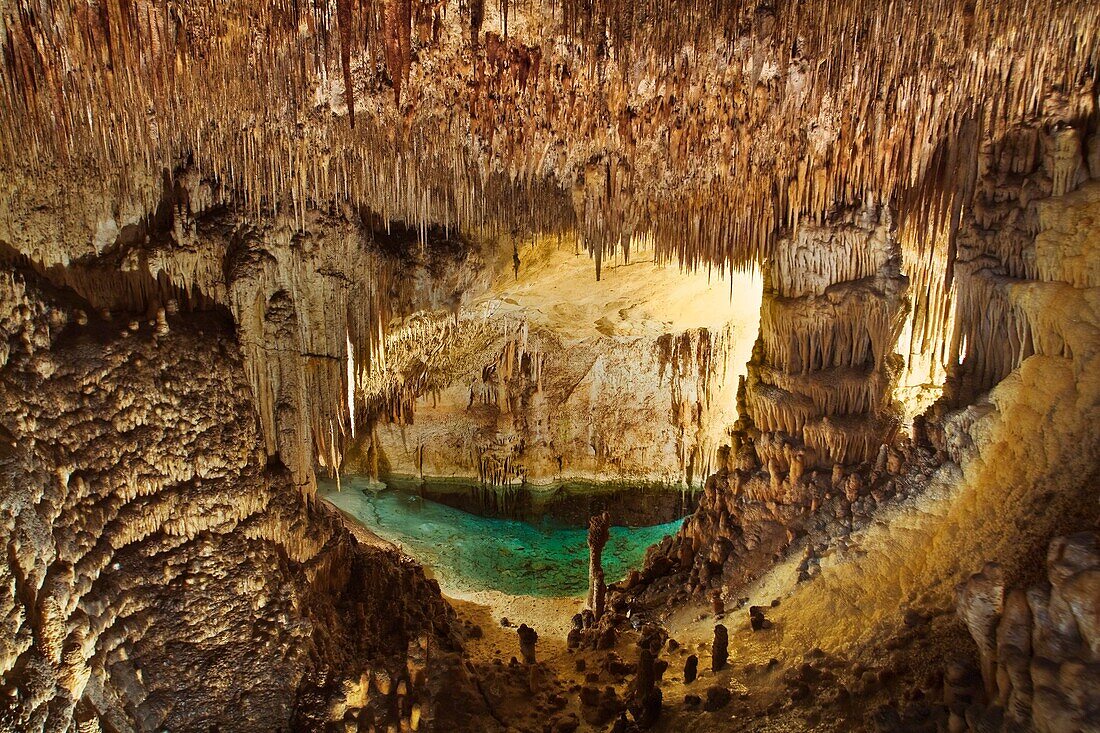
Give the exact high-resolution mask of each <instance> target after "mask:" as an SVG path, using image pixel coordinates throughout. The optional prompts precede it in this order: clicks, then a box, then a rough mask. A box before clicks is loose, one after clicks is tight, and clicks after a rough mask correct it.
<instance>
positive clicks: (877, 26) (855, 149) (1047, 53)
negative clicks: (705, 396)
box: [0, 0, 1100, 266]
mask: <svg viewBox="0 0 1100 733" xmlns="http://www.w3.org/2000/svg"><path fill="white" fill-rule="evenodd" d="M250 10H251V12H250V13H249V14H248V15H247V16H239V15H237V14H236V13H235V12H234V11H233V10H232V9H229V8H226V7H225V6H223V5H221V4H218V3H214V2H211V1H210V0H194V1H193V2H187V3H179V4H176V5H173V6H171V7H170V8H168V7H160V6H156V5H155V4H152V3H146V2H130V1H125V0H108V1H107V2H104V3H102V4H101V5H100V6H98V12H95V11H93V10H92V9H91V8H90V6H87V5H85V4H82V3H74V2H66V3H62V4H55V5H53V6H51V10H50V13H51V14H52V15H50V16H44V15H43V14H42V13H43V11H41V10H39V9H38V8H36V7H33V6H30V5H26V4H21V5H19V6H18V7H13V8H11V9H10V10H8V11H7V12H6V13H5V15H4V18H3V30H4V32H3V35H2V36H0V41H2V44H3V59H4V62H3V65H2V66H0V72H2V85H0V86H2V88H3V95H4V100H5V104H4V105H3V108H2V109H3V117H2V118H0V123H2V124H0V128H3V129H4V130H5V134H4V135H3V137H2V138H0V160H2V161H4V164H5V165H6V166H9V167H12V168H15V167H18V168H19V169H20V170H25V171H27V172H33V171H41V170H44V169H55V168H56V167H57V166H59V165H67V164H74V165H79V166H81V167H82V168H84V169H87V170H89V171H97V172H100V173H102V174H103V175H104V178H103V183H104V185H106V186H108V187H109V189H110V190H111V191H112V192H113V193H115V194H117V195H114V196H110V197H109V198H110V199H111V200H120V199H126V198H132V199H133V200H136V201H138V202H140V203H144V204H153V203H155V193H154V192H151V191H149V190H147V187H146V186H144V185H143V184H142V181H143V180H156V179H157V176H158V175H159V171H160V170H161V169H163V168H165V167H168V168H171V167H174V165H175V164H176V163H177V162H178V161H180V160H181V159H183V158H186V157H190V158H191V159H192V160H193V161H194V164H195V166H196V167H197V169H198V170H199V171H200V172H201V173H202V174H203V176H204V177H207V178H210V179H215V180H218V181H221V182H223V183H224V184H225V189H226V190H232V191H235V192H236V191H239V192H242V193H243V196H244V198H245V201H246V208H250V209H254V210H256V211H261V210H266V211H268V212H279V211H282V212H286V213H288V214H289V217H288V218H290V219H291V220H293V221H296V222H299V223H300V225H301V223H302V222H304V214H305V212H306V211H307V210H309V209H311V208H313V207H317V206H320V207H322V208H323V207H325V206H327V205H328V203H329V202H331V201H332V200H333V199H336V198H340V199H345V200H351V201H354V202H357V203H359V204H362V205H365V206H368V207H369V208H371V209H372V210H374V211H377V212H379V213H380V214H381V215H382V217H383V218H384V219H386V220H404V221H406V222H408V223H409V224H410V225H412V226H415V227H418V228H422V229H423V228H425V227H426V226H427V225H429V224H432V223H437V224H441V225H444V226H453V225H461V226H464V227H467V228H472V227H477V226H481V225H486V224H488V225H498V226H499V225H504V226H512V225H514V224H519V223H522V224H525V225H527V226H531V227H534V228H539V229H544V230H546V229H549V230H555V229H556V230H560V229H562V228H575V229H576V231H577V232H578V233H579V234H580V235H581V236H582V237H583V239H584V240H585V243H586V244H587V246H589V247H590V248H591V249H592V251H593V252H594V253H595V254H596V255H598V259H600V258H602V257H603V256H606V255H607V254H608V252H609V251H610V250H611V249H614V248H619V247H628V246H629V241H630V240H631V238H633V237H636V236H643V237H652V238H653V239H654V240H655V242H656V243H657V244H658V246H659V247H660V249H661V252H662V253H663V255H664V256H665V257H669V256H673V255H676V256H679V257H680V259H681V260H682V261H683V262H684V263H686V264H689V265H699V264H715V265H719V266H723V265H733V264H737V263H743V262H745V261H748V260H750V259H754V258H759V257H762V256H763V255H765V254H766V253H767V251H768V249H769V246H770V244H771V243H772V241H773V235H774V230H775V229H776V227H777V225H779V226H789V227H793V226H795V225H797V224H798V223H799V222H801V221H803V220H806V219H811V220H816V221H819V222H820V221H823V220H824V217H825V216H827V215H828V213H829V212H830V211H831V209H832V208H833V207H834V205H835V204H836V202H839V201H858V200H862V199H863V198H864V196H866V195H867V194H868V193H869V192H874V193H875V194H876V195H880V196H882V197H883V198H884V199H889V198H893V197H895V196H897V197H905V198H906V199H907V200H911V201H914V202H916V201H918V200H919V201H923V203H924V205H923V206H917V205H914V206H913V207H912V211H913V212H918V211H919V212H923V213H921V214H920V215H914V216H913V217H906V219H905V221H906V222H910V221H912V222H913V226H919V225H920V224H921V223H925V224H926V223H927V222H928V220H936V221H946V220H948V219H950V217H951V215H952V213H953V212H955V211H956V210H957V203H956V201H955V192H956V191H961V188H962V187H961V186H958V185H956V184H958V183H959V182H960V181H962V180H964V179H965V178H966V176H967V175H968V174H969V173H968V171H969V166H970V164H971V162H972V160H973V155H974V152H975V151H974V150H973V147H974V143H973V141H974V138H975V135H973V134H971V133H972V131H973V130H975V129H980V130H981V132H982V135H983V136H985V137H991V138H996V137H999V136H1000V134H1001V133H1002V132H1003V131H1004V130H1006V129H1007V128H1008V127H1010V126H1011V125H1013V124H1015V123H1016V122H1018V121H1019V120H1021V119H1024V118H1030V117H1035V116H1038V115H1040V114H1041V113H1042V112H1043V110H1045V109H1047V108H1049V107H1050V106H1051V105H1052V104H1053V105H1059V106H1063V107H1065V109H1066V112H1067V117H1068V118H1069V119H1080V118H1082V117H1084V116H1086V115H1087V114H1088V113H1089V112H1090V111H1091V110H1092V109H1093V107H1094V106H1095V98H1094V96H1093V95H1092V94H1091V92H1090V88H1091V83H1092V78H1091V77H1090V71H1089V68H1090V66H1089V65H1090V64H1091V65H1092V68H1095V66H1096V54H1097V38H1098V36H1097V34H1098V31H1097V26H1100V23H1098V22H1097V21H1098V17H1097V16H1098V13H1100V11H1097V9H1096V8H1095V7H1093V6H1092V4H1089V3H1084V2H1070V3H1060V4H1049V3H1047V4H1042V3H1040V4H1036V3H1026V2H1022V1H1019V2H1008V3H1004V2H1002V3H993V2H988V1H985V2H963V0H935V1H934V2H928V3H921V4H920V5H919V6H918V7H909V6H907V5H904V4H885V5H884V4H881V3H868V2H862V1H860V0H848V1H846V2H842V3H830V2H826V1H825V0H817V1H816V2H809V3H794V2H776V3H774V4H765V5H760V4H757V3H740V2H736V3H722V4H717V5H716V4H713V3H703V2H701V1H700V0H662V2H659V3H657V2H654V3H646V4H645V5H643V6H642V7H633V6H622V5H621V4H620V3H618V2H615V3H610V2H598V3H587V2H586V3H580V2H575V1H574V0H567V1H564V2H561V3H558V2H550V3H548V4H547V5H545V6H532V5H526V4H520V5H515V6H510V5H509V4H508V3H504V4H503V5H501V6H500V7H497V8H494V7H487V6H485V4H484V3H471V4H469V6H467V7H465V8H457V9H456V8H451V9H450V12H447V10H448V6H447V4H446V3H442V2H429V1H427V0H425V1H418V2H413V1H412V0H390V1H389V2H385V3H377V4H362V3H354V2H351V0H341V2H337V3H333V4H328V5H310V6H308V7H306V6H302V5H300V4H298V3H292V2H289V1H281V2H274V3H260V4H257V5H256V6H255V7H254V8H250ZM502 10H507V11H509V12H508V13H507V17H508V18H509V23H508V26H509V28H508V29H506V28H505V27H504V26H505V22H504V21H505V13H504V12H502ZM658 19H659V21H658ZM913 29H924V30H923V31H922V32H913ZM479 36H483V38H481V37H479ZM302 38H306V39H309V40H308V41H307V42H302V40H301V39H302ZM643 38H644V39H645V41H644V43H642V42H640V39H643ZM898 39H901V42H900V43H899V42H898ZM688 44H690V46H689V45H688ZM414 59H415V60H414ZM72 68H80V69H81V70H82V73H80V74H70V73H68V69H72ZM212 68H213V69H233V70H234V73H232V74H229V73H226V74H217V73H209V70H210V69H212ZM655 80H660V83H655ZM1082 85H1084V88H1082ZM1053 97H1059V99H1053ZM305 98H312V99H314V100H316V101H317V103H318V104H317V106H316V111H314V112H309V111H306V110H305V109H303V107H304V106H305V105H301V104H300V100H302V99H305ZM352 116H354V118H355V125H354V126H353V125H352V124H350V123H351V119H350V118H351V117H352ZM345 117H346V118H347V119H345ZM227 119H233V120H240V121H242V122H241V124H234V125H226V124H224V123H223V122H222V121H224V120H227ZM46 131H49V132H48V133H47V132H46ZM471 133H472V134H471ZM136 171H145V172H146V173H145V174H144V177H142V176H139V175H136V174H135V172H136ZM118 172H126V173H124V174H123V175H122V176H121V177H120V176H119V175H118ZM147 208H148V207H147Z"/></svg>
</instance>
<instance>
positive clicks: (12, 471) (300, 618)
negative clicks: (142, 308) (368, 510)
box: [0, 268, 479, 731]
mask: <svg viewBox="0 0 1100 733" xmlns="http://www.w3.org/2000/svg"><path fill="white" fill-rule="evenodd" d="M0 345H2V346H0V394H3V395H4V399H3V400H2V401H0V402H2V408H0V427H2V430H0V432H2V435H3V440H4V448H3V451H2V453H0V490H2V494H3V496H4V501H5V503H6V505H7V506H9V507H10V508H11V509H12V511H10V512H8V513H7V514H6V515H5V519H4V523H5V525H4V536H5V538H6V547H7V550H6V551H7V556H8V562H6V563H5V564H4V565H3V566H2V567H0V574H2V575H3V583H2V584H0V586H2V588H3V589H4V591H3V592H2V593H0V606H2V613H0V615H2V617H3V618H4V619H5V622H4V626H5V633H4V635H3V637H4V642H3V644H2V645H0V680H2V683H0V686H2V687H3V689H4V706H3V707H4V710H3V713H0V718H2V719H3V724H4V726H5V727H10V728H11V729H13V730H20V731H35V730H67V729H71V728H72V726H74V725H76V726H77V728H78V729H79V730H90V731H95V730H117V731H125V730H154V729H163V728H169V729H192V728H208V727H236V728H252V729H285V728H289V727H301V728H311V726H312V725H315V724H316V721H325V720H328V716H329V714H330V712H331V710H333V709H335V708H339V709H340V710H341V713H340V715H341V716H342V717H344V716H345V715H346V716H350V717H349V719H356V720H359V721H361V722H362V723H363V724H364V725H367V724H369V723H373V724H377V725H381V726H385V725H394V726H407V725H409V724H410V721H411V720H412V717H413V715H414V713H413V707H415V709H416V713H415V715H416V716H417V717H418V718H420V719H423V720H426V721H431V720H433V719H434V716H435V714H436V710H437V706H438V705H449V704H452V703H451V702H450V700H462V699H463V696H464V695H469V694H470V692H471V687H470V683H469V681H468V679H467V680H466V681H465V682H463V681H462V680H463V679H465V678H464V677H463V675H464V674H465V673H464V672H462V671H461V669H459V670H455V669H453V668H452V669H451V672H448V675H454V674H458V676H457V677H455V678H454V679H453V680H452V681H451V683H449V684H450V685H452V686H451V688H450V689H454V690H456V691H457V695H456V696H455V697H453V698H450V697H449V693H445V694H443V695H442V696H440V695H438V694H437V693H435V692H432V689H433V687H432V685H433V684H434V683H433V682H432V680H434V679H435V677H434V674H435V672H436V671H437V670H439V669H442V668H444V667H449V666H450V665H452V664H454V663H455V660H457V659H458V654H459V652H460V647H459V643H458V641H457V637H456V636H455V631H454V630H453V628H452V624H453V623H454V614H453V611H451V609H450V608H449V607H448V606H446V604H445V603H444V602H443V600H442V598H441V597H440V596H439V594H438V587H437V586H435V585H434V583H432V582H429V581H428V580H426V579H425V577H424V575H423V572H422V570H421V569H420V568H419V567H418V566H416V565H415V564H413V563H412V562H411V561H409V560H407V559H403V558H402V557H401V556H400V554H399V553H397V552H396V551H394V550H392V549H383V548H380V547H368V546H364V545H360V544H358V543H357V542H356V541H355V540H354V539H353V538H352V535H351V534H350V533H349V532H348V531H347V529H346V528H345V527H344V525H343V523H342V522H341V520H340V519H339V518H338V517H337V516H336V515H335V514H334V513H333V512H332V511H331V510H330V509H326V508H325V507H324V506H323V505H319V504H317V503H316V502H315V500H313V499H312V498H311V497H303V496H301V495H300V494H299V492H298V491H297V490H296V487H295V482H294V478H293V477H292V475H291V474H290V472H289V471H287V470H286V469H285V468H283V467H281V466H279V465H277V464H274V463H270V462H269V461H268V460H267V459H266V457H265V450H264V439H263V436H262V432H261V426H260V424H259V420H258V419H257V416H256V415H255V413H254V409H253V397H252V395H251V393H250V389H249V385H248V382H247V380H246V377H245V368H244V364H243V361H242V355H241V353H240V352H239V350H238V348H237V345H236V343H235V339H234V335H233V331H232V325H231V323H230V322H229V321H228V319H225V318H224V316H223V315H221V314H217V313H196V314H161V316H160V317H150V318H148V319H141V320H140V321H139V320H134V321H133V322H131V323H119V322H117V321H114V322H112V321H108V320H106V319H103V318H101V317H100V316H99V315H98V314H97V313H96V312H95V309H94V308H93V307H92V306H91V304H89V303H88V302H87V301H86V300H84V299H82V298H80V297H79V296H77V295H75V294H74V293H73V292H72V291H70V290H63V289H55V288H54V287H53V286H52V285H50V284H48V283H47V282H46V281H45V280H44V279H42V278H41V277H39V276H38V275H37V274H36V273H34V272H33V271H32V270H30V269H29V268H27V269H16V270H12V271H11V272H10V273H9V274H8V275H5V277H4V278H0ZM257 645H259V647H257ZM257 648H262V649H263V650H264V651H263V653H262V654H260V653H257V651H256V650H257ZM418 650H421V651H418ZM425 653H427V654H431V655H432V657H433V659H434V663H433V667H432V668H431V669H429V670H428V672H427V674H426V676H425V675H423V674H420V675H418V674H417V672H416V669H415V668H416V660H417V659H418V658H422V657H423V656H424V654H425ZM456 680H457V681H458V683H457V685H455V684H454V683H455V681H456ZM230 699H232V700H233V701H234V704H233V705H230V706H227V705H226V704H225V703H226V701H227V700H230ZM478 699H479V698H476V699H467V700H465V702H462V703H460V704H459V705H458V707H468V708H469V709H470V710H471V715H476V714H477V706H478V702H477V700H478ZM295 701H296V702H295ZM295 720H297V723H295ZM453 720H454V718H452V719H451V722H453ZM310 721H314V722H313V723H310Z"/></svg>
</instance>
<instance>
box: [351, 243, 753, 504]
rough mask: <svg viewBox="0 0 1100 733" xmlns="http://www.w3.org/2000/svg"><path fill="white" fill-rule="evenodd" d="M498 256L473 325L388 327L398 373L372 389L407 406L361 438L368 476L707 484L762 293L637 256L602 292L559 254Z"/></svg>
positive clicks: (573, 256) (469, 318)
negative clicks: (385, 390)
mask: <svg viewBox="0 0 1100 733" xmlns="http://www.w3.org/2000/svg"><path fill="white" fill-rule="evenodd" d="M483 249H484V246H483ZM499 249H500V250H503V251H501V252H500V253H499V254H498V257H497V259H498V262H495V263H494V261H493V260H492V259H491V258H486V259H488V262H487V263H486V264H487V269H488V270H489V273H488V275H486V278H487V279H488V280H489V287H488V288H486V289H485V290H483V291H482V292H478V291H476V290H473V289H470V290H467V291H466V292H465V293H464V294H463V302H464V306H463V308H462V309H461V312H459V313H454V314H452V313H451V312H450V311H436V312H432V311H430V310H424V311H420V312H417V313H415V314H413V315H412V316H409V317H407V318H405V319H401V320H395V321H393V322H391V324H390V325H389V328H388V329H387V331H386V334H385V353H386V357H387V361H386V364H385V365H384V367H383V368H382V369H380V370H377V371H376V372H375V373H373V374H371V375H369V376H368V379H369V380H371V381H372V382H373V381H375V380H377V381H383V380H385V381H388V382H389V383H390V384H392V387H391V389H393V390H394V391H395V392H397V393H398V394H399V395H400V399H401V400H403V401H400V402H398V401H396V400H395V401H394V403H395V404H390V405H389V406H387V407H385V408H383V409H382V410H380V414H379V417H380V419H379V420H378V422H377V423H376V424H375V426H374V428H373V430H372V431H371V432H370V433H363V434H362V435H361V437H360V439H359V441H360V442H361V444H362V445H361V447H360V448H359V449H358V453H359V455H360V456H362V457H363V458H366V457H368V456H369V457H372V458H374V459H375V462H373V463H372V462H370V461H362V460H358V461H357V462H356V463H355V468H356V470H358V471H359V472H362V473H372V474H373V475H378V473H379V472H383V473H389V474H395V475H401V476H405V477H410V476H412V477H416V478H421V477H426V478H427V479H432V478H454V479H464V480H467V481H471V482H481V483H485V484H487V485H497V486H501V485H511V484H518V483H522V482H526V483H531V484H547V483H554V482H561V481H569V480H578V479H579V480H587V481H593V480H595V481H612V482H623V481H628V482H629V481H642V482H653V483H661V484H670V485H671V484H679V485H699V484H701V483H702V481H703V480H704V479H705V477H706V476H707V475H708V474H709V473H710V470H711V468H712V467H713V465H714V460H715V457H716V453H717V449H718V447H719V446H720V445H721V444H722V443H723V442H726V441H728V433H727V430H728V427H729V426H730V425H732V423H733V422H734V420H735V419H736V417H737V412H736V401H735V394H736V388H737V382H738V375H739V374H743V373H744V364H745V362H746V361H747V360H748V356H749V351H750V349H751V346H752V341H753V339H754V338H755V332H756V322H757V320H758V314H757V310H758V303H759V300H758V297H759V296H758V292H759V291H758V288H759V280H758V279H757V278H755V277H754V275H753V274H752V273H751V272H748V273H743V274H738V275H737V276H727V277H722V278H720V277H717V276H715V277H713V278H712V277H709V276H707V275H704V274H702V273H684V272H680V271H678V270H677V269H676V268H673V267H662V266H660V265H659V264H658V263H654V262H652V252H645V251H642V252H637V251H636V252H635V253H634V258H633V259H632V260H629V261H621V260H620V261H618V262H606V263H604V266H603V275H602V281H601V282H599V283H597V282H595V277H594V273H593V269H592V261H591V259H590V258H589V257H588V256H586V255H585V254H578V253H576V252H574V251H573V250H572V248H571V247H569V246H568V245H566V244H563V243H561V242H555V241H554V240H539V239H535V240H533V241H530V242H525V243H523V244H522V245H520V244H519V243H517V244H516V245H514V248H503V247H500V248H499ZM509 249H510V250H511V251H509ZM371 389H372V390H373V391H377V388H373V387H372V388H371ZM355 451H356V448H355V447H352V448H351V449H349V454H350V453H353V452H355ZM364 463H365V464H366V465H364Z"/></svg>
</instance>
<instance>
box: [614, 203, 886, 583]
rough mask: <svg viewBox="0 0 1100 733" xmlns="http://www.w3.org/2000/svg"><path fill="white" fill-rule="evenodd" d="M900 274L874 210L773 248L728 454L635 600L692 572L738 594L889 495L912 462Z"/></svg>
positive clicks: (809, 228) (880, 210)
mask: <svg viewBox="0 0 1100 733" xmlns="http://www.w3.org/2000/svg"><path fill="white" fill-rule="evenodd" d="M901 264H902V257H901V248H900V245H899V243H898V241H897V239H896V230H895V226H894V221H893V218H892V215H891V213H890V211H889V210H888V209H887V208H886V207H880V206H876V205H873V204H868V205H865V206H863V207H852V208H850V209H848V210H846V211H843V212H838V213H837V214H835V215H834V217H833V218H832V219H831V220H830V221H828V222H826V223H825V224H821V225H819V224H813V223H804V224H802V225H801V226H800V227H799V228H798V229H796V230H794V231H792V232H791V233H790V234H789V235H788V236H785V237H782V238H780V239H779V240H778V242H777V244H776V246H775V250H774V254H773V257H772V259H770V260H769V261H768V262H767V263H766V265H765V268H764V274H765V289H764V298H763V303H762V305H761V323H760V337H759V339H758V341H757V345H756V348H755V350H754V354H753V358H752V360H751V361H750V363H749V367H748V375H747V378H746V379H745V381H744V383H743V384H742V387H741V391H740V395H739V400H740V402H739V408H740V414H741V417H740V418H739V420H738V424H737V425H736V426H735V427H734V429H733V431H732V432H731V435H730V446H729V447H728V448H727V449H726V450H725V451H724V452H723V453H722V455H721V458H720V461H719V468H718V471H717V472H716V473H715V474H714V475H712V476H711V477H710V478H709V479H708V481H707V484H706V487H705V489H704V494H703V497H702V500H701V502H700V507H699V509H698V510H697V512H696V513H695V515H694V516H692V517H690V518H689V519H688V520H687V522H686V523H685V525H684V527H683V529H682V530H681V531H680V533H679V534H678V535H677V536H676V537H675V538H672V539H670V540H666V541H665V543H663V545H662V546H660V547H659V548H658V549H657V551H656V552H655V553H652V554H651V555H650V557H649V558H647V567H646V570H645V571H644V572H643V574H642V575H641V576H640V577H639V578H636V579H630V580H628V582H627V584H626V586H625V587H626V589H627V591H628V592H637V589H636V588H635V587H634V586H635V583H637V581H638V580H643V579H644V580H645V581H646V584H651V583H652V582H653V579H654V578H658V577H661V576H662V575H666V574H668V573H669V572H673V573H677V572H679V573H687V574H688V576H689V578H688V585H689V587H691V588H693V589H698V590H708V589H710V588H711V587H712V585H716V587H717V590H716V591H715V592H718V593H720V592H721V591H722V590H723V589H724V588H725V587H727V586H728V587H736V586H737V585H739V584H741V583H743V582H745V581H747V580H749V579H751V578H752V577H754V576H755V575H756V574H758V573H759V572H761V571H763V570H764V569H765V568H766V567H768V565H769V564H770V562H771V559H772V556H773V555H774V553H776V552H780V551H782V550H784V549H785V548H786V547H787V546H788V545H789V544H790V542H791V541H792V540H793V539H795V537H796V535H797V534H799V533H801V532H803V531H804V527H805V526H806V525H807V524H808V522H810V521H811V520H812V518H813V516H814V514H815V513H816V512H817V511H818V509H819V508H820V507H821V506H823V505H824V504H825V503H826V502H830V503H831V504H835V505H837V506H836V508H835V509H834V511H840V512H841V513H842V515H843V516H850V513H851V511H852V510H851V506H852V505H853V504H856V505H857V506H858V505H859V503H860V502H861V501H862V500H864V499H865V498H866V497H869V496H870V495H871V494H872V493H874V494H877V495H882V496H884V495H887V494H890V493H892V492H893V488H892V486H893V484H892V479H891V476H892V475H894V474H897V473H898V472H899V471H900V467H901V463H902V462H903V461H902V452H901V451H902V447H901V446H894V445H893V443H894V436H895V433H896V427H897V416H896V412H897V411H896V410H895V409H894V406H893V403H892V393H893V387H894V384H895V382H896V380H897V375H898V373H899V371H900V369H901V365H900V364H899V363H898V362H899V361H900V360H899V359H898V358H897V357H896V356H895V355H894V350H895V347H896V346H897V341H898V336H899V333H900V331H901V329H902V325H903V322H904V317H905V295H906V278H905V277H904V275H903V274H902V272H901ZM906 450H907V449H906ZM870 474H874V475H873V476H871V475H870ZM646 584H643V585H646ZM718 601H721V596H720V595H719V596H718ZM718 601H716V602H718Z"/></svg>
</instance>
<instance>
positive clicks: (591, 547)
mask: <svg viewBox="0 0 1100 733" xmlns="http://www.w3.org/2000/svg"><path fill="white" fill-rule="evenodd" d="M610 536H611V517H610V515H608V513H607V512H604V513H603V514H598V515H596V516H594V517H592V518H590V519H589V520H588V607H589V608H590V609H591V610H592V614H593V615H594V616H595V618H596V621H599V620H600V617H601V616H603V611H604V604H605V603H606V600H607V584H606V583H605V582H604V575H603V548H604V546H605V545H606V544H607V540H608V539H609V538H610Z"/></svg>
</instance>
